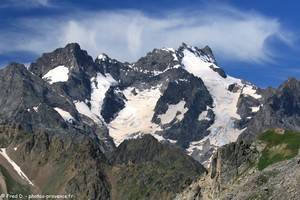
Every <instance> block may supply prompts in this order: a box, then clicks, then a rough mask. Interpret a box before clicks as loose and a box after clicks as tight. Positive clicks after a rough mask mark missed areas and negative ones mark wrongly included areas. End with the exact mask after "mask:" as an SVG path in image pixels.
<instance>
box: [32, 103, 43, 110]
mask: <svg viewBox="0 0 300 200" xmlns="http://www.w3.org/2000/svg"><path fill="white" fill-rule="evenodd" d="M40 105H41V104H39V105H37V106H34V107H32V108H33V110H34V111H35V112H38V110H39V106H40Z"/></svg>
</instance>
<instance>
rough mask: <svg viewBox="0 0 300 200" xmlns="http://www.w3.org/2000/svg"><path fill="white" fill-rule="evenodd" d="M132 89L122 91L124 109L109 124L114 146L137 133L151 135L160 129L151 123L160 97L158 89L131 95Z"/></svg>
mask: <svg viewBox="0 0 300 200" xmlns="http://www.w3.org/2000/svg"><path fill="white" fill-rule="evenodd" d="M133 89H134V88H131V87H130V88H127V89H126V90H124V91H123V93H124V95H125V97H126V99H127V101H126V103H125V108H124V109H123V110H121V111H120V112H119V114H118V116H117V117H116V118H115V119H114V120H113V121H112V122H111V123H110V124H109V134H110V136H111V137H112V138H113V139H114V141H115V143H116V145H119V144H120V143H121V142H123V141H124V140H125V139H128V138H132V137H135V136H136V135H139V134H138V133H149V134H151V133H154V132H155V131H157V130H159V129H160V128H159V126H158V125H156V124H154V123H152V122H151V120H152V117H153V114H154V108H155V105H156V102H157V101H158V99H159V97H160V95H161V92H160V90H159V87H157V88H151V89H148V90H143V91H136V92H137V94H136V95H134V94H133V92H132V90H133ZM162 139H163V138H160V140H162Z"/></svg>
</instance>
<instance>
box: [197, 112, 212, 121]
mask: <svg viewBox="0 0 300 200" xmlns="http://www.w3.org/2000/svg"><path fill="white" fill-rule="evenodd" d="M201 120H210V118H209V117H207V110H205V111H202V112H201V113H200V114H199V116H198V121H201Z"/></svg>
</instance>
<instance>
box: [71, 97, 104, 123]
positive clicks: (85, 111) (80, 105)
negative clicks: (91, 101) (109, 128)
mask: <svg viewBox="0 0 300 200" xmlns="http://www.w3.org/2000/svg"><path fill="white" fill-rule="evenodd" d="M74 104H75V107H76V110H77V111H78V112H79V113H80V114H82V115H84V116H86V117H88V118H90V119H92V120H93V121H94V122H95V123H96V124H101V123H102V121H101V119H100V118H99V116H97V115H95V114H94V113H92V111H91V110H90V108H89V107H88V105H87V104H86V103H85V102H83V101H74Z"/></svg>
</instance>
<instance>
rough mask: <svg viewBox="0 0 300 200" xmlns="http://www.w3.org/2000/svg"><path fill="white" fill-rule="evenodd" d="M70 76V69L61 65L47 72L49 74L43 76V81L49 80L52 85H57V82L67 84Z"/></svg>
mask: <svg viewBox="0 0 300 200" xmlns="http://www.w3.org/2000/svg"><path fill="white" fill-rule="evenodd" d="M68 74H69V69H68V68H67V67H65V66H63V65H61V66H57V67H55V68H54V69H51V70H50V71H49V72H47V74H45V75H44V76H43V79H45V80H47V81H48V82H49V83H50V84H53V83H57V82H65V81H67V80H68V78H69V76H68Z"/></svg>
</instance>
